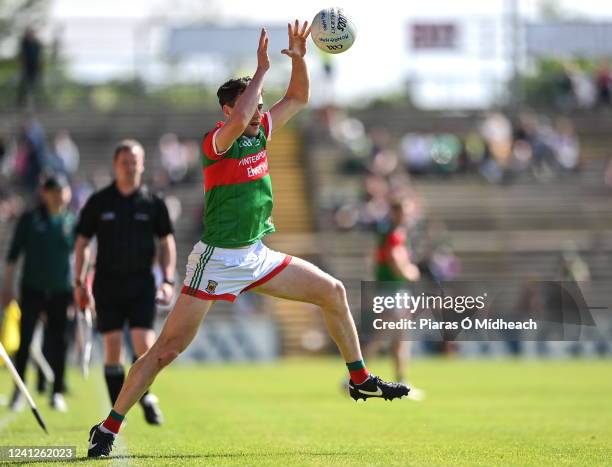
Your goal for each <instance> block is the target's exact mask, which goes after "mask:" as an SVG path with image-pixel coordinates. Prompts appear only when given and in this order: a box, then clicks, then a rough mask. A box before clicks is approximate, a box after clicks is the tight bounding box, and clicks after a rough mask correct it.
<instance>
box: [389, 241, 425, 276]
mask: <svg viewBox="0 0 612 467" xmlns="http://www.w3.org/2000/svg"><path fill="white" fill-rule="evenodd" d="M391 268H392V269H393V272H395V273H396V274H399V275H400V276H402V277H403V278H404V279H406V280H407V281H408V282H416V281H418V280H419V279H420V278H421V273H420V272H419V268H418V266H417V265H416V264H414V263H413V262H412V261H411V259H410V255H409V254H408V251H407V250H406V247H404V246H394V247H393V248H392V249H391Z"/></svg>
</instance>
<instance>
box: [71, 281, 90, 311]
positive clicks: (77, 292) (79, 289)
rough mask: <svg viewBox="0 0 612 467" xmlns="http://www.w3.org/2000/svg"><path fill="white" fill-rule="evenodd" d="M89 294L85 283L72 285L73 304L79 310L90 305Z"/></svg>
mask: <svg viewBox="0 0 612 467" xmlns="http://www.w3.org/2000/svg"><path fill="white" fill-rule="evenodd" d="M91 302H92V300H91V295H90V293H89V290H87V287H86V286H85V285H75V287H74V304H75V305H76V306H77V307H78V308H79V310H84V309H85V308H87V307H88V306H90V305H91Z"/></svg>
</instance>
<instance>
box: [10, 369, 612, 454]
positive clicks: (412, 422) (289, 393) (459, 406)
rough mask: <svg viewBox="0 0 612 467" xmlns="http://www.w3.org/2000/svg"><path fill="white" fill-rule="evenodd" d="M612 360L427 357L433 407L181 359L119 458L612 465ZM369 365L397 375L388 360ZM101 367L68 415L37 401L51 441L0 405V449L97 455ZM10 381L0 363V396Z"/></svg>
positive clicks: (420, 376) (120, 447) (137, 416)
mask: <svg viewBox="0 0 612 467" xmlns="http://www.w3.org/2000/svg"><path fill="white" fill-rule="evenodd" d="M610 366H611V365H610V361H606V360H599V361H598V360H570V361H556V360H552V361H509V360H435V359H434V360H422V361H418V362H416V364H415V365H414V368H413V370H412V376H413V379H414V381H415V383H418V386H419V387H422V388H423V389H425V390H426V391H427V395H428V398H427V400H426V401H424V402H420V403H419V402H412V401H406V400H401V401H397V400H396V401H393V402H386V401H382V400H372V399H370V400H369V401H367V402H365V403H364V402H360V403H355V402H353V401H352V400H350V399H348V398H347V397H344V396H343V395H341V394H340V390H339V388H340V378H341V376H342V375H343V364H342V362H341V361H339V360H337V359H313V360H285V361H282V362H281V363H279V364H273V365H252V366H246V365H224V366H221V365H208V366H204V365H202V366H180V365H176V366H173V367H171V368H170V369H169V370H168V371H166V372H165V373H163V374H162V375H161V376H160V377H159V379H158V380H157V381H156V382H155V384H154V392H155V393H156V394H158V395H159V397H160V399H161V403H162V408H163V410H164V413H165V415H166V424H165V425H164V426H163V427H149V426H147V425H146V424H145V423H144V420H143V418H142V413H141V410H140V407H135V408H134V410H133V411H132V412H131V413H130V414H129V416H128V419H129V421H128V424H127V426H125V428H124V429H123V430H122V433H121V436H120V437H119V442H118V443H116V444H117V448H116V450H115V451H114V452H115V455H116V457H115V460H114V463H115V464H116V463H120V464H129V465H155V466H157V465H185V464H204V463H206V464H213V465H227V464H240V465H274V466H277V465H283V466H287V465H292V466H296V465H423V464H427V465H432V464H433V465H447V464H453V465H486V466H490V465H521V466H524V465H542V464H547V465H552V464H555V465H578V464H580V465H603V464H610V463H612V460H611V459H612V371H610ZM369 367H370V368H371V369H373V370H375V371H378V372H380V375H381V376H382V377H389V376H390V367H389V365H388V363H387V362H384V361H380V360H379V361H372V362H370V365H369ZM100 373H101V370H100V369H93V374H92V376H91V377H90V380H89V381H82V380H81V379H80V377H79V376H78V375H77V374H76V373H71V374H70V380H69V384H70V387H71V389H72V393H73V394H72V395H71V396H70V397H69V398H68V404H69V406H70V412H69V413H67V414H60V413H56V412H52V411H50V410H49V408H48V406H47V404H46V401H45V400H43V399H38V401H39V405H40V408H41V411H42V413H43V416H44V417H45V419H46V421H47V425H48V426H49V429H50V432H51V434H50V435H49V436H48V437H47V436H45V435H44V434H42V431H40V429H39V428H38V427H37V426H36V424H35V421H34V419H33V417H32V415H31V414H30V413H29V411H28V410H24V411H23V412H21V413H19V414H18V415H16V416H15V415H12V414H10V413H9V412H8V411H7V410H6V409H5V408H0V446H6V445H11V444H16V445H35V444H45V445H76V446H77V454H78V457H79V459H77V460H78V461H80V462H81V463H88V462H89V461H87V460H86V459H83V457H84V456H85V455H86V447H87V433H88V430H89V428H90V427H91V425H93V423H94V422H96V421H99V420H100V419H101V418H102V417H103V415H106V413H107V411H108V409H109V406H108V402H107V399H106V397H107V396H106V391H105V387H104V386H103V380H102V376H101V374H100ZM30 379H33V378H30ZM9 388H10V383H9V375H8V373H7V372H6V371H4V370H0V393H5V394H7V393H8V392H9ZM103 462H105V463H106V462H108V461H103ZM0 463H1V461H0ZM95 464H98V465H99V462H96V463H95ZM54 465H55V464H54Z"/></svg>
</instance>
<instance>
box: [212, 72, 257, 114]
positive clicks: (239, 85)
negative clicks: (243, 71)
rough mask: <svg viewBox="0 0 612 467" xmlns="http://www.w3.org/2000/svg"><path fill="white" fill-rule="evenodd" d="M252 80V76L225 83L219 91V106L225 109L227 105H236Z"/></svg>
mask: <svg viewBox="0 0 612 467" xmlns="http://www.w3.org/2000/svg"><path fill="white" fill-rule="evenodd" d="M251 79H252V78H251V77H250V76H243V77H242V78H233V79H230V80H228V81H226V82H225V83H223V84H222V85H221V87H220V88H219V90H218V91H217V97H218V98H219V105H220V106H221V107H223V106H224V105H226V104H227V105H229V106H230V107H233V106H234V104H235V103H236V99H237V98H238V96H239V95H240V94H242V93H243V92H244V90H245V89H246V87H247V86H248V85H249V83H250V82H251Z"/></svg>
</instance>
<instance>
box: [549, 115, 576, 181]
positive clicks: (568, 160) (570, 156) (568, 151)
mask: <svg viewBox="0 0 612 467" xmlns="http://www.w3.org/2000/svg"><path fill="white" fill-rule="evenodd" d="M555 130H556V131H555V132H554V134H553V135H552V144H553V149H554V150H555V154H556V157H557V161H558V162H559V165H560V166H561V168H562V169H564V170H566V171H568V172H572V171H574V170H578V169H579V167H580V162H581V161H580V143H579V141H578V138H577V137H576V134H575V132H574V126H573V125H572V122H571V121H570V120H569V119H567V118H559V119H557V122H556V125H555Z"/></svg>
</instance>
